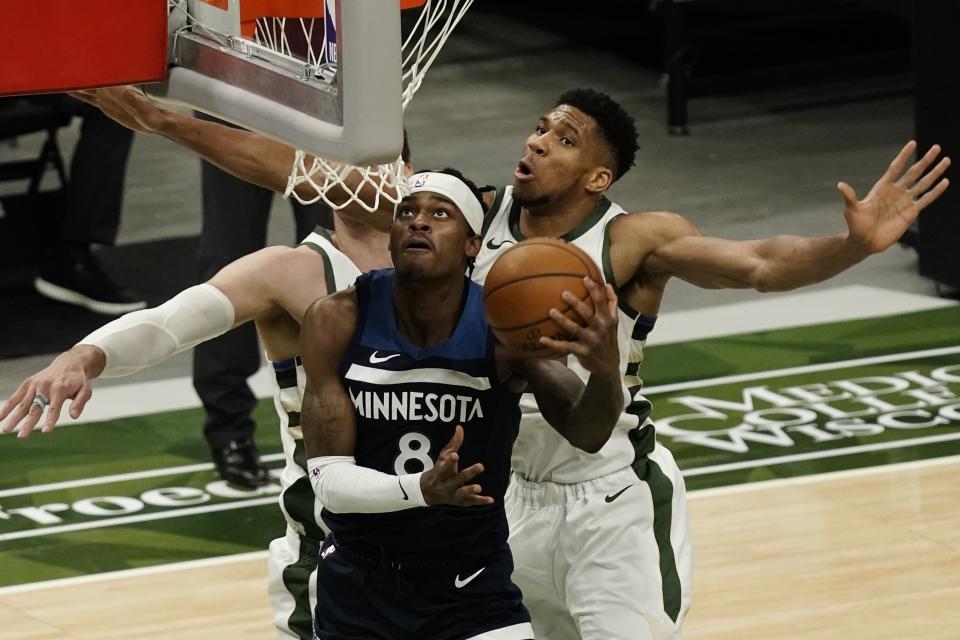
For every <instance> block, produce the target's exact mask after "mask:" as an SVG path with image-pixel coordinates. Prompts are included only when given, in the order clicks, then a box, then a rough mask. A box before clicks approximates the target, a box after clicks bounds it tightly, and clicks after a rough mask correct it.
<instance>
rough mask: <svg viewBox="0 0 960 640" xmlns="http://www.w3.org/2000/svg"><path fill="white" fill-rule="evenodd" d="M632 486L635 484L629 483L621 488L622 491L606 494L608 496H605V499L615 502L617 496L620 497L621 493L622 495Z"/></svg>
mask: <svg viewBox="0 0 960 640" xmlns="http://www.w3.org/2000/svg"><path fill="white" fill-rule="evenodd" d="M632 486H633V485H632V484H628V485H627V486H625V487H624V488H623V489H620V491H617V492H616V493H611V494H610V495H608V496H606V497H605V498H604V500H606V501H607V502H613V501H614V500H616V499H617V498H619V497H620V495H621V494H622V493H623V492H624V491H626V490H627V489H629V488H630V487H632Z"/></svg>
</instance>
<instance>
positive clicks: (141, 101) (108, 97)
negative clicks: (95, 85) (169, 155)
mask: <svg viewBox="0 0 960 640" xmlns="http://www.w3.org/2000/svg"><path fill="white" fill-rule="evenodd" d="M69 93H70V95H71V96H73V97H74V98H76V99H77V100H82V101H83V102H86V103H87V104H91V105H93V106H95V107H97V108H98V109H100V110H101V111H103V113H104V115H106V116H107V117H109V118H112V119H113V120H116V121H117V122H119V123H120V124H122V125H123V126H125V127H126V128H128V129H132V130H134V131H138V132H140V133H156V132H157V131H159V130H160V128H161V127H162V126H163V124H164V122H165V120H166V116H167V113H168V112H167V111H165V110H164V109H161V108H160V107H158V106H157V105H156V104H154V103H153V102H152V101H151V100H150V99H149V98H146V97H145V96H144V95H143V94H142V93H140V92H139V91H137V90H136V89H135V88H134V87H131V86H129V85H127V86H119V87H104V88H102V89H84V90H82V91H71V92H69Z"/></svg>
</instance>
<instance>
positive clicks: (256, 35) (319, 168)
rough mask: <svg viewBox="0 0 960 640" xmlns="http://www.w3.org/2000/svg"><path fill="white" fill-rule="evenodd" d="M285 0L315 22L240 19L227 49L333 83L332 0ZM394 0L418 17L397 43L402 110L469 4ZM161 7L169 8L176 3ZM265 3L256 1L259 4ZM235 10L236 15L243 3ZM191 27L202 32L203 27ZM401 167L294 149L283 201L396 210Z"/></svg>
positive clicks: (401, 192) (402, 184)
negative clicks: (305, 189)
mask: <svg viewBox="0 0 960 640" xmlns="http://www.w3.org/2000/svg"><path fill="white" fill-rule="evenodd" d="M205 1H206V2H218V1H224V0H205ZM247 1H249V0H247ZM286 1H287V4H289V5H291V6H294V7H300V9H301V10H302V11H301V12H302V13H310V6H311V5H313V13H314V15H316V14H318V13H322V14H323V16H322V17H310V16H297V17H283V18H276V17H253V19H250V20H248V19H246V18H245V16H243V13H241V19H242V20H243V22H242V34H241V36H240V37H236V36H232V37H227V38H226V40H227V41H228V42H229V46H230V47H232V48H234V49H238V50H241V51H243V52H244V53H246V54H248V55H253V56H259V57H262V58H264V59H267V60H270V61H271V62H272V63H274V64H278V63H279V64H284V65H287V66H288V67H290V68H293V69H296V70H297V72H298V73H302V74H304V75H305V76H307V75H308V76H309V77H311V79H316V80H325V81H327V82H333V81H334V79H335V77H336V68H337V49H336V32H335V29H336V27H335V25H336V21H335V19H334V17H333V11H334V7H335V6H336V5H335V2H334V0H309V1H304V0H286ZM350 1H358V0H350ZM398 1H399V2H400V5H401V8H403V9H405V13H412V12H414V11H416V12H419V15H418V16H417V19H416V23H415V26H414V27H413V29H412V30H411V31H410V32H409V33H408V34H407V36H406V37H405V38H404V40H403V46H402V52H401V61H402V67H401V72H402V87H403V94H402V96H403V97H402V105H403V109H404V111H406V108H407V106H408V105H409V104H410V101H411V100H413V96H414V94H416V92H417V90H418V89H419V88H420V85H421V83H422V82H423V78H424V76H425V75H426V73H427V71H428V70H429V69H430V66H431V65H432V64H433V61H434V60H435V59H436V57H437V55H438V54H439V53H440V50H441V49H442V48H443V45H444V44H445V43H446V41H447V39H448V38H449V37H450V34H451V33H452V32H453V30H454V28H455V27H456V26H457V24H458V23H459V22H460V20H461V19H462V18H463V16H464V15H465V14H466V12H467V10H468V9H469V8H470V6H471V5H472V4H473V0H398ZM169 2H170V3H171V5H174V4H177V0H169ZM261 2H263V0H261ZM269 4H271V3H269V2H264V6H267V5H269ZM272 4H273V6H278V5H281V6H282V5H283V4H284V0H272ZM317 5H319V6H320V10H319V11H318V10H317ZM324 5H325V10H324ZM421 5H422V6H421ZM251 6H256V4H255V2H251ZM240 7H241V12H242V11H243V7H244V4H243V1H242V2H241V5H240ZM304 8H306V10H303V9H304ZM254 20H255V22H254ZM195 26H198V27H200V28H204V26H203V25H196V24H195ZM404 165H405V163H404V161H403V159H402V158H399V157H398V158H397V159H396V160H395V161H393V162H391V163H388V164H381V165H377V166H371V167H358V166H354V165H348V164H341V163H337V162H333V161H329V160H325V159H323V158H318V157H316V156H314V155H312V154H310V153H308V152H307V151H304V150H302V149H297V150H296V155H295V157H294V161H293V166H292V167H291V170H290V176H289V178H288V180H287V188H286V191H285V192H284V197H290V196H293V197H294V198H296V199H297V200H298V201H299V202H301V203H303V204H312V203H315V202H318V201H321V200H322V201H323V202H324V203H326V204H327V205H328V206H330V207H331V208H332V209H343V208H345V207H349V206H359V207H362V208H363V209H365V210H366V211H369V212H371V213H372V212H375V211H377V210H378V209H379V208H380V207H381V206H382V205H383V204H384V201H386V202H390V203H392V204H394V205H396V204H398V203H399V202H400V200H401V199H402V198H403V197H404V196H405V195H407V194H408V190H407V183H406V172H405V166H404ZM303 184H308V185H310V187H311V190H313V191H315V193H316V195H315V196H313V197H303V196H301V195H300V194H298V193H297V192H296V189H297V187H299V186H301V185H303Z"/></svg>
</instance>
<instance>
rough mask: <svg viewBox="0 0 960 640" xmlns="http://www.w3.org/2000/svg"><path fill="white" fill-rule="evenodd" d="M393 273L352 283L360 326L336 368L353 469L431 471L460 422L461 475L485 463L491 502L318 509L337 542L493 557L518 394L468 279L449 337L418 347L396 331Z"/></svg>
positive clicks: (502, 524) (392, 551)
mask: <svg viewBox="0 0 960 640" xmlns="http://www.w3.org/2000/svg"><path fill="white" fill-rule="evenodd" d="M393 276H394V271H393V270H392V269H383V270H379V271H371V272H369V273H367V274H365V275H363V276H361V277H360V278H358V280H357V282H356V292H357V301H358V303H359V313H358V318H357V329H356V332H355V333H354V335H353V338H352V340H351V342H350V345H349V347H348V348H347V351H346V353H345V354H344V357H343V360H342V361H341V363H340V369H339V372H340V377H341V379H342V380H343V384H344V386H345V387H346V390H347V393H348V394H349V396H350V399H351V401H352V402H353V405H354V411H355V413H356V416H357V442H356V449H355V451H354V457H355V458H356V461H357V464H359V465H361V466H364V467H368V468H370V469H376V470H377V471H381V472H383V473H389V474H392V475H402V474H405V473H417V472H419V471H423V470H424V469H426V468H429V467H432V466H433V463H434V461H435V460H436V459H437V456H438V455H439V454H440V451H441V450H442V449H443V447H445V446H446V444H447V442H448V441H449V440H450V438H451V437H452V436H453V433H454V430H455V428H456V426H457V425H458V424H459V425H462V426H463V431H464V440H463V445H462V446H461V448H460V452H459V455H460V469H465V468H467V467H469V466H470V465H472V464H474V463H477V462H482V463H483V465H484V472H483V473H482V474H481V475H480V476H478V477H477V479H476V480H474V482H478V483H480V485H481V486H482V488H483V495H487V496H490V497H492V498H493V499H494V500H495V503H494V504H492V505H484V506H477V507H451V506H431V507H419V508H414V509H407V510H404V511H396V512H392V513H383V514H355V513H331V512H330V511H328V510H326V509H324V511H323V519H324V522H326V523H327V525H328V526H329V527H330V529H331V531H332V532H333V534H334V537H335V538H336V539H337V540H338V541H339V543H340V544H342V545H347V546H350V547H353V548H354V549H357V550H358V551H361V552H366V553H372V554H387V555H402V556H418V555H420V554H435V553H438V552H443V553H445V554H449V555H452V556H454V557H460V556H467V557H476V556H485V555H488V554H492V553H495V552H496V551H497V550H498V549H499V548H501V546H502V545H503V544H504V543H505V542H506V540H507V523H506V516H505V514H504V511H503V496H504V492H505V491H506V488H507V482H508V479H509V473H510V454H511V450H512V448H513V442H514V440H515V439H516V437H517V430H518V426H519V422H520V409H519V406H518V401H519V396H518V395H517V394H515V393H512V392H510V391H509V390H507V389H506V388H505V387H504V386H503V385H501V384H500V382H499V380H498V376H497V370H496V363H495V361H494V338H493V334H492V333H491V332H490V328H489V326H488V325H487V321H486V317H485V315H484V310H483V292H482V290H481V289H480V287H479V286H478V285H476V284H474V283H473V282H470V281H469V280H466V279H465V280H466V284H467V287H468V289H467V295H466V301H465V303H464V305H463V308H462V311H461V315H460V320H459V322H458V324H457V326H456V329H454V332H453V334H452V335H451V336H450V338H449V339H447V340H446V341H444V342H443V343H441V344H438V345H435V346H432V347H428V348H423V349H421V348H419V347H416V346H414V345H412V344H410V343H409V342H408V341H407V340H406V339H405V338H404V337H403V336H402V335H401V334H400V332H399V331H398V330H397V321H396V315H395V312H394V306H393ZM448 559H449V556H448Z"/></svg>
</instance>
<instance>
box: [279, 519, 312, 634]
mask: <svg viewBox="0 0 960 640" xmlns="http://www.w3.org/2000/svg"><path fill="white" fill-rule="evenodd" d="M319 546H320V545H319V544H318V543H316V542H313V541H311V540H309V539H307V538H304V537H303V536H301V537H300V557H299V558H298V559H297V561H296V562H294V563H293V564H290V565H287V566H286V567H284V569H283V584H284V586H286V587H287V591H288V592H289V593H290V595H291V596H293V602H294V606H293V613H291V614H290V617H289V618H287V626H288V627H289V628H290V631H292V632H293V633H295V634H296V636H297V637H298V638H300V639H301V640H312V638H313V610H312V609H311V607H310V574H311V573H312V572H313V570H314V569H316V568H317V562H318V549H319Z"/></svg>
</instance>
